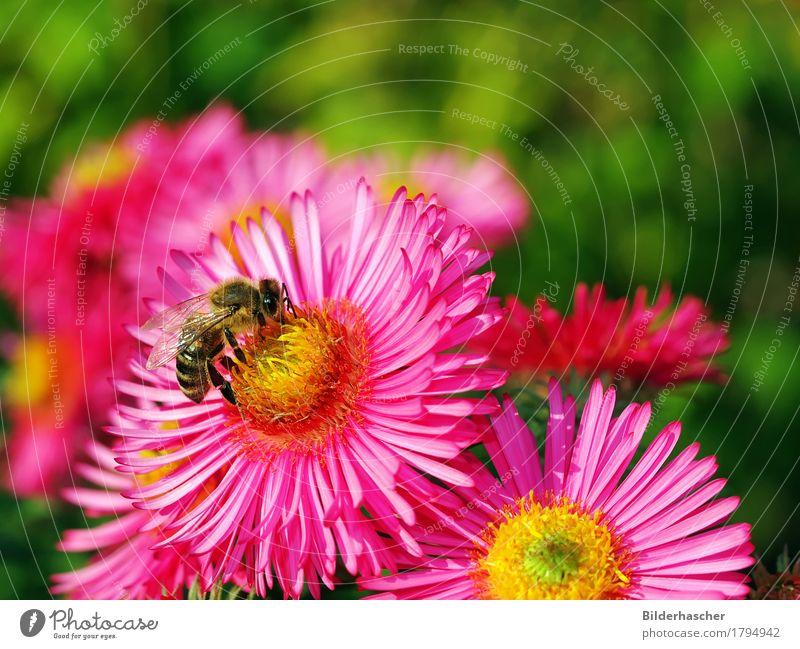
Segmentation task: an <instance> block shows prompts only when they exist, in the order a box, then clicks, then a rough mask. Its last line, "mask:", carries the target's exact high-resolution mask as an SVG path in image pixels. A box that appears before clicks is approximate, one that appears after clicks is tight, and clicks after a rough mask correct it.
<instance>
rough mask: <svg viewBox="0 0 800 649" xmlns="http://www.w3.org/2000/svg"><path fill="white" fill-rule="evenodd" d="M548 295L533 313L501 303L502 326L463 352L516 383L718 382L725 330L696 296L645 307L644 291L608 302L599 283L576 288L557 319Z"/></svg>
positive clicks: (661, 298)
mask: <svg viewBox="0 0 800 649" xmlns="http://www.w3.org/2000/svg"><path fill="white" fill-rule="evenodd" d="M553 293H554V290H549V291H548V293H547V294H545V295H542V296H540V297H539V298H538V299H537V300H536V302H535V303H534V305H533V308H528V307H526V306H524V305H523V304H522V303H521V302H520V301H519V300H517V299H516V298H514V297H509V298H507V299H506V307H507V309H508V315H507V316H506V318H505V319H504V321H503V322H502V323H501V324H498V325H497V326H495V327H494V328H493V329H491V330H489V331H487V332H486V333H484V334H481V335H480V336H479V337H477V338H476V339H475V340H473V341H472V342H471V343H470V347H471V348H472V349H474V350H476V351H480V352H482V353H486V354H488V355H489V356H490V358H491V362H492V364H493V365H495V366H496V367H506V368H509V369H510V370H511V377H512V380H513V382H514V383H515V384H518V385H529V384H531V383H532V382H533V381H536V379H537V377H547V376H549V375H551V374H559V375H560V374H568V373H570V372H575V373H576V374H577V375H578V376H580V377H583V378H585V379H589V378H591V377H594V376H604V377H607V378H608V379H610V380H613V381H614V382H615V383H616V384H618V385H627V386H633V387H638V386H640V385H642V384H648V385H651V386H654V387H665V386H673V387H674V386H675V385H677V384H679V383H684V382H690V381H699V380H704V381H720V380H722V378H723V374H722V372H721V370H720V369H719V367H718V365H717V364H716V362H715V359H716V356H717V355H718V354H720V353H721V352H723V351H725V350H726V349H727V347H728V339H727V335H726V333H727V332H726V330H725V329H724V328H723V327H722V326H720V325H718V324H716V323H714V322H713V321H711V320H710V319H709V311H708V309H707V307H706V306H705V305H704V304H703V303H702V302H701V301H700V300H699V299H697V298H696V297H692V296H687V297H684V298H683V299H681V300H680V301H679V302H678V303H677V304H676V303H675V301H674V298H673V296H672V292H671V291H670V290H669V288H668V287H664V288H662V289H661V291H660V293H659V294H658V295H657V297H656V298H655V301H654V302H653V304H650V305H648V303H647V291H646V289H645V288H643V287H640V288H639V289H638V290H637V291H636V295H635V297H634V299H633V301H632V302H631V301H629V300H627V299H625V298H621V299H618V300H610V299H607V298H606V296H605V289H604V288H603V286H602V285H601V284H596V285H595V286H594V287H593V288H592V289H591V290H590V289H589V288H588V287H587V286H586V284H578V286H577V287H576V289H575V297H574V304H573V308H572V311H571V312H570V313H569V314H566V315H564V314H562V313H561V312H559V311H558V310H557V309H555V308H554V307H553V306H552V305H551V303H550V301H551V300H552V299H553Z"/></svg>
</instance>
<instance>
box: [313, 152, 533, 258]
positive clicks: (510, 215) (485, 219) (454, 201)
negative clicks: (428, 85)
mask: <svg viewBox="0 0 800 649" xmlns="http://www.w3.org/2000/svg"><path fill="white" fill-rule="evenodd" d="M360 176H364V177H366V178H367V180H368V181H369V182H370V183H371V184H372V185H373V186H374V187H375V188H376V191H377V192H378V195H379V196H384V197H385V198H386V199H387V200H388V198H389V197H390V196H391V192H393V191H394V188H396V187H398V186H399V185H403V186H406V187H408V188H409V191H410V192H412V193H417V192H419V193H422V194H425V195H426V196H431V197H434V196H435V197H436V201H437V202H438V203H439V204H441V205H444V206H446V207H447V218H448V222H447V225H448V227H454V226H456V225H466V226H468V227H470V228H472V230H473V240H472V243H473V245H474V246H476V247H479V248H486V247H495V246H498V245H502V244H509V243H512V242H513V241H514V239H515V236H516V233H517V232H519V230H521V229H522V227H523V226H524V225H525V224H526V222H527V219H528V214H529V212H530V200H529V198H528V196H527V195H526V193H525V190H524V189H523V187H522V185H521V184H520V182H519V181H518V180H517V179H516V178H515V177H514V175H513V174H512V172H511V170H510V169H509V167H508V164H507V162H506V161H505V159H504V158H503V157H502V156H501V155H500V154H499V153H483V154H481V155H480V156H477V157H474V156H469V155H467V154H465V153H464V152H462V151H452V150H442V151H433V150H429V151H421V152H419V153H417V154H415V155H414V156H413V157H412V158H411V160H410V161H401V160H399V159H398V158H397V156H395V155H393V154H387V155H382V154H373V155H369V156H365V157H363V158H361V159H355V160H350V159H344V160H342V161H341V162H339V163H338V164H336V165H334V166H333V168H332V170H331V172H330V178H328V179H327V180H326V183H325V185H324V188H323V189H324V193H321V194H320V196H321V200H320V202H321V203H323V204H325V203H328V202H329V203H330V204H331V207H332V212H333V213H334V215H333V216H331V217H330V221H331V223H333V224H338V223H341V222H342V221H346V220H347V219H348V218H349V212H348V206H347V204H346V201H342V200H341V199H342V197H346V196H347V195H348V194H349V192H348V191H346V190H347V188H350V187H353V186H355V183H356V182H357V181H358V178H359V177H360ZM337 203H338V204H339V205H341V206H342V209H340V210H336V209H335V207H334V206H335V205H336V204H337ZM336 212H338V215H336V214H335V213H336ZM329 227H330V224H323V229H326V228H329Z"/></svg>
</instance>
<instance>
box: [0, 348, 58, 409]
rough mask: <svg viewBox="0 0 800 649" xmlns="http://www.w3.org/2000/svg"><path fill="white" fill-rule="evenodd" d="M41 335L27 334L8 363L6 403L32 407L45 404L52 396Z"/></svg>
mask: <svg viewBox="0 0 800 649" xmlns="http://www.w3.org/2000/svg"><path fill="white" fill-rule="evenodd" d="M48 352H50V353H52V349H51V348H48V346H47V341H46V340H45V337H44V336H35V335H30V334H29V335H27V336H25V342H24V343H22V341H20V344H19V345H17V347H16V348H15V349H14V352H13V355H12V358H11V359H10V360H11V371H10V372H9V376H8V378H7V379H6V384H5V391H6V395H7V398H8V402H9V404H12V405H15V406H22V405H28V404H30V405H31V406H32V407H34V406H37V405H40V404H44V403H45V401H46V398H47V397H49V396H50V394H51V380H50V377H49V376H48V371H49V370H50V368H51V363H50V359H49V358H48V356H49V353H48ZM53 358H55V357H53Z"/></svg>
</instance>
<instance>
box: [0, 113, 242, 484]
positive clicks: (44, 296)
mask: <svg viewBox="0 0 800 649" xmlns="http://www.w3.org/2000/svg"><path fill="white" fill-rule="evenodd" d="M216 138H219V139H218V140H217V139H216ZM243 141H244V132H243V125H242V123H241V120H238V119H237V118H236V114H235V113H234V112H233V111H232V110H230V109H229V108H225V107H216V108H212V109H210V110H209V111H207V112H206V113H205V114H203V115H202V116H200V117H198V118H197V119H194V120H191V121H190V122H188V123H187V124H186V125H182V126H181V127H179V128H176V129H172V128H170V127H169V126H168V125H166V124H161V123H158V122H156V123H155V125H154V124H153V123H142V124H137V125H135V126H133V127H131V128H130V129H128V130H126V131H124V132H122V133H121V134H120V135H119V137H118V138H116V139H114V141H112V142H107V143H97V144H93V145H90V146H88V147H87V148H86V149H85V150H84V151H82V152H81V153H80V154H79V155H78V157H77V158H76V159H75V160H73V161H71V162H70V163H69V164H67V165H65V167H64V168H63V169H62V171H61V173H60V174H59V175H58V177H57V178H56V180H55V182H54V183H53V186H52V187H51V190H50V196H49V197H45V198H35V199H31V200H18V201H15V202H14V203H13V204H12V206H11V208H10V209H9V211H8V213H7V214H6V215H5V221H4V226H5V229H4V232H3V239H2V246H0V263H2V264H3V268H4V273H3V276H2V279H1V280H0V289H2V291H3V292H4V293H5V294H6V295H7V296H8V297H10V298H11V299H12V301H13V303H14V305H15V306H16V309H17V311H18V313H19V317H20V320H21V324H22V328H23V332H24V333H23V334H22V335H21V336H19V338H18V339H17V340H15V341H12V342H11V343H10V344H7V345H6V347H8V350H7V352H8V353H9V354H10V359H9V360H11V362H12V369H11V374H10V378H9V379H8V380H7V381H6V383H5V385H4V386H3V387H4V392H5V394H4V397H5V398H4V407H5V412H4V415H5V416H6V418H7V420H10V421H11V423H12V427H13V430H12V432H11V434H10V438H9V442H8V444H7V448H6V452H5V454H4V455H5V457H4V458H3V459H4V462H3V467H2V471H1V472H2V482H3V483H4V485H5V486H6V487H7V488H9V489H11V490H13V491H14V492H15V493H16V494H17V495H20V496H22V495H25V496H31V495H38V494H44V493H53V492H54V491H55V492H57V491H58V489H59V488H60V487H61V486H62V485H63V482H64V481H65V479H66V477H67V472H68V466H69V461H70V459H71V458H72V457H73V454H74V452H75V450H76V449H80V448H82V447H83V441H84V440H85V439H86V438H87V437H89V436H90V435H91V431H92V429H93V428H95V427H96V429H97V430H100V429H101V427H102V425H103V424H105V423H106V421H107V420H106V415H107V413H108V412H109V410H110V409H111V407H112V405H114V404H115V394H114V390H113V387H112V386H111V385H110V384H109V382H108V381H107V380H105V379H106V378H108V377H112V376H119V375H124V374H125V373H126V371H127V363H128V359H129V358H130V353H131V349H132V346H131V339H130V336H128V334H127V333H126V332H125V330H124V328H123V325H124V323H129V322H136V321H137V320H138V315H139V307H138V305H139V304H140V301H139V300H137V299H136V295H135V293H134V289H135V286H136V283H135V281H133V280H132V279H131V277H130V276H128V275H126V274H125V272H124V271H125V269H126V267H128V266H129V265H131V263H132V262H129V261H128V260H130V259H132V258H135V259H136V260H137V261H138V260H139V258H140V249H139V248H135V247H132V246H131V245H130V242H131V240H132V239H133V238H134V237H133V236H132V234H131V231H132V230H133V229H134V228H138V229H139V230H141V229H142V228H143V227H144V225H145V224H146V222H147V215H148V213H149V210H150V209H151V208H152V204H151V197H152V196H153V195H154V194H156V193H157V190H158V188H159V187H160V186H161V185H162V183H163V178H162V174H161V171H160V169H161V168H162V167H163V165H164V164H165V160H167V159H169V160H170V161H171V162H172V166H171V172H172V177H171V178H170V182H171V183H175V184H177V185H180V184H181V183H182V182H183V181H182V176H181V174H183V178H185V177H186V175H187V174H188V173H189V172H190V171H191V170H192V169H194V167H195V165H196V164H197V163H198V155H199V152H200V151H202V153H203V155H204V156H205V157H204V158H203V160H204V161H206V166H211V162H212V161H214V160H217V159H219V158H220V151H221V150H223V149H224V148H225V147H226V146H235V145H236V144H237V143H239V142H243ZM177 142H181V143H182V146H181V147H180V148H178V147H177V146H176V145H177ZM215 173H218V169H215ZM123 231H124V232H125V233H126V237H118V234H119V233H120V232H123ZM140 238H141V237H140ZM150 274H152V272H148V275H150ZM134 279H135V278H134ZM117 361H119V363H117ZM84 377H91V380H84Z"/></svg>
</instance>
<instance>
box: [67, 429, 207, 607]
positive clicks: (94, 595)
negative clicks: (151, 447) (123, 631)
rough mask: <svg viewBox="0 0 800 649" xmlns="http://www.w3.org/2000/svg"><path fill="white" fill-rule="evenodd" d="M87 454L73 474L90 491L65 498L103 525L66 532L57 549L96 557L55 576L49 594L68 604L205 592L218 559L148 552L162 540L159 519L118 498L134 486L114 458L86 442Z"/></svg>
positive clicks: (108, 451) (174, 551) (167, 549)
mask: <svg viewBox="0 0 800 649" xmlns="http://www.w3.org/2000/svg"><path fill="white" fill-rule="evenodd" d="M88 455H89V458H90V462H79V463H75V465H74V471H75V477H81V478H84V479H86V480H87V481H89V482H90V483H91V484H92V485H93V487H92V488H87V487H73V488H70V489H68V490H67V491H66V493H65V498H66V499H67V500H68V501H69V502H72V503H73V504H75V505H78V506H80V507H82V508H83V511H84V514H85V515H86V516H88V517H92V518H100V519H102V520H103V522H101V523H100V524H98V525H97V526H96V527H94V528H89V529H85V530H68V531H67V532H65V533H64V536H63V539H62V541H61V543H60V544H59V549H61V550H63V551H65V552H93V553H95V554H94V555H93V556H92V558H91V560H90V562H89V563H88V564H87V565H86V566H85V567H83V568H78V569H76V570H74V571H72V572H65V573H61V574H57V575H54V576H53V582H54V586H53V588H52V591H53V593H54V594H63V595H67V596H68V597H69V598H70V599H160V598H170V599H175V598H178V599H180V598H182V596H183V594H184V590H185V589H189V588H190V587H191V586H192V584H193V583H194V581H195V580H196V579H199V580H200V584H201V588H203V590H205V591H208V590H210V589H211V586H212V585H213V584H212V582H211V581H209V580H208V579H207V575H208V574H213V573H214V572H215V571H214V570H213V569H212V568H210V565H211V564H212V563H213V561H214V560H217V559H218V557H212V556H210V555H209V556H205V557H197V556H192V555H190V554H188V553H184V552H181V549H180V548H176V547H172V546H169V547H165V548H161V549H152V546H154V545H155V544H156V543H158V542H159V541H160V540H162V538H163V535H162V533H161V531H160V529H159V517H158V515H157V514H153V513H152V512H148V511H143V510H140V509H136V508H134V506H133V503H132V502H131V501H130V500H128V499H127V498H124V497H123V496H122V495H121V492H122V491H124V490H129V489H133V488H135V487H136V481H135V480H134V478H133V476H131V475H126V474H123V473H120V472H119V471H117V470H116V463H115V462H114V453H113V451H111V449H108V448H106V447H105V446H102V445H100V444H98V443H90V444H89V447H88ZM139 479H140V480H144V481H146V480H148V479H153V478H148V477H147V476H143V477H140V478H139Z"/></svg>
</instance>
